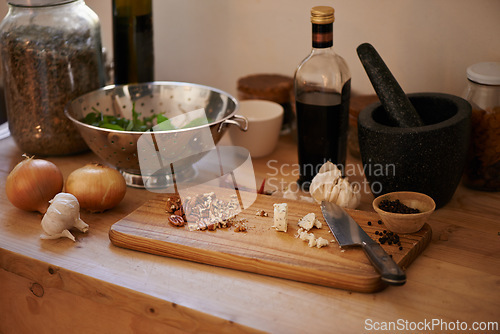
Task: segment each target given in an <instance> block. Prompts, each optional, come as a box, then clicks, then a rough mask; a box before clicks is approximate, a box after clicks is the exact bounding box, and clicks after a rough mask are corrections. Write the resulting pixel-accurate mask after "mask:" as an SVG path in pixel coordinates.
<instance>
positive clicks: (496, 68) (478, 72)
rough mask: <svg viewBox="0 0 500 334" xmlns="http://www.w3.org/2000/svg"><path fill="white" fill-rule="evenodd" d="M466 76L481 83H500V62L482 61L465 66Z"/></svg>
mask: <svg viewBox="0 0 500 334" xmlns="http://www.w3.org/2000/svg"><path fill="white" fill-rule="evenodd" d="M467 78H468V79H469V80H471V81H474V82H477V83H479V84H483V85H500V63H497V62H484V63H477V64H474V65H471V66H469V67H468V68H467Z"/></svg>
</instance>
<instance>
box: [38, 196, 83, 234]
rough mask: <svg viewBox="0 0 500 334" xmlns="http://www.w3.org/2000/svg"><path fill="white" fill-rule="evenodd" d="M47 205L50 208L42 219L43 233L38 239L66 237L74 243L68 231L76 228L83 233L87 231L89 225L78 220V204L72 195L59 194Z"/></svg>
mask: <svg viewBox="0 0 500 334" xmlns="http://www.w3.org/2000/svg"><path fill="white" fill-rule="evenodd" d="M49 203H50V206H49V208H48V209H47V212H46V213H45V215H44V216H43V218H42V229H43V231H44V232H45V233H44V234H42V235H41V236H40V238H42V239H57V238H61V237H66V238H69V239H71V240H73V241H75V237H74V236H73V235H72V234H71V232H70V231H69V229H71V228H73V227H76V228H77V229H79V230H80V231H82V232H84V233H85V232H87V231H88V230H89V225H87V224H86V223H85V222H84V221H83V220H81V219H80V204H79V203H78V200H77V199H76V197H75V196H74V195H72V194H68V193H59V194H57V195H56V196H55V197H54V198H53V199H52V200H50V201H49Z"/></svg>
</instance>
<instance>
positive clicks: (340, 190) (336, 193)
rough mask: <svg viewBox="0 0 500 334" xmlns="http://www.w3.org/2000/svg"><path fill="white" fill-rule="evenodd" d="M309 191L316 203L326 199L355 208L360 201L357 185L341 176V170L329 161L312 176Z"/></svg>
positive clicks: (345, 206)
mask: <svg viewBox="0 0 500 334" xmlns="http://www.w3.org/2000/svg"><path fill="white" fill-rule="evenodd" d="M309 192H310V193H311V196H312V198H314V200H315V201H316V202H317V203H321V202H322V201H327V202H332V203H335V204H337V205H338V206H341V207H344V208H349V209H355V208H357V207H358V205H359V203H360V201H361V192H360V189H359V185H358V184H354V185H351V184H350V183H349V181H348V180H347V178H342V172H341V171H340V170H339V169H338V167H337V166H336V165H335V164H333V163H332V162H330V161H328V162H326V163H325V164H323V166H321V168H320V170H319V172H318V174H316V176H314V178H313V180H312V182H311V185H310V187H309Z"/></svg>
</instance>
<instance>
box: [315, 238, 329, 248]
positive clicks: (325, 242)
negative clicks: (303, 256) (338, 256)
mask: <svg viewBox="0 0 500 334" xmlns="http://www.w3.org/2000/svg"><path fill="white" fill-rule="evenodd" d="M328 244H329V242H328V240H326V239H324V238H322V237H319V238H318V239H316V247H318V248H321V247H325V246H328Z"/></svg>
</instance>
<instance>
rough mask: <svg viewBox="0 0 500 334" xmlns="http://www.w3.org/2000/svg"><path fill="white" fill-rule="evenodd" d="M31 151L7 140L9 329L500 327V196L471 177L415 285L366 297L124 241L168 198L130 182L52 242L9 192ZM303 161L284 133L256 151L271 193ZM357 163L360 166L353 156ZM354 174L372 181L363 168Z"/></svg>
mask: <svg viewBox="0 0 500 334" xmlns="http://www.w3.org/2000/svg"><path fill="white" fill-rule="evenodd" d="M223 140H225V139H223ZM22 153H23V152H21V151H20V150H19V149H18V148H17V147H16V146H15V144H14V142H13V140H12V138H7V139H4V140H1V141H0V290H1V291H0V333H35V332H36V333H54V332H56V333H142V332H144V333H166V332H167V331H168V332H169V333H176V332H236V333H238V332H258V331H264V332H273V333H306V332H307V333H332V332H337V333H361V332H371V331H373V332H376V329H383V327H381V326H384V325H390V322H393V323H394V324H393V325H397V326H402V327H396V329H403V332H409V331H410V330H411V329H415V328H412V327H411V326H424V325H426V324H427V326H430V324H433V323H434V322H433V321H435V322H436V324H437V322H439V324H440V325H438V326H437V327H434V328H433V329H434V330H435V331H436V332H439V331H443V328H444V327H442V326H444V325H449V326H452V325H455V326H456V325H457V321H458V322H459V323H460V325H463V326H465V325H467V326H473V325H474V324H475V323H479V322H496V326H498V321H499V319H500V235H499V232H500V220H499V216H500V193H488V192H479V191H473V190H470V189H466V188H464V187H463V186H460V187H459V188H458V190H457V192H456V194H455V196H454V197H453V199H452V201H451V202H450V203H449V204H447V205H446V206H445V207H444V208H442V209H439V210H437V211H436V212H435V213H434V214H433V216H432V217H431V220H430V222H429V224H430V225H431V227H432V229H433V240H432V242H431V244H430V245H429V246H428V248H427V249H426V250H425V251H424V252H423V254H422V255H421V256H420V257H419V258H417V260H416V261H415V262H414V263H413V264H412V265H411V266H410V267H409V268H408V270H407V277H408V282H407V283H406V284H405V285H404V286H401V287H388V288H387V289H385V290H383V291H381V292H379V293H375V294H362V293H353V292H348V291H343V290H337V289H331V288H326V287H322V286H316V285H312V284H304V283H299V282H294V281H289V280H285V279H278V278H272V277H266V276H261V275H257V274H251V273H246V272H240V271H235V270H230V269H223V268H217V267H212V266H208V265H203V264H197V263H191V262H187V261H182V260H176V259H172V258H167V257H161V256H155V255H150V254H145V253H140V252H135V251H132V250H127V249H121V248H117V247H115V246H113V245H112V244H111V243H110V241H109V238H108V231H109V228H110V226H111V225H112V224H113V223H115V222H116V221H118V220H119V219H121V218H123V217H124V216H126V215H127V214H128V213H130V212H132V211H133V210H134V209H136V208H137V207H139V206H140V205H141V204H142V203H144V201H146V200H147V199H149V198H154V197H155V196H157V195H156V194H153V193H150V192H148V191H145V190H140V189H133V188H129V189H128V191H127V195H126V197H125V199H124V200H123V202H122V203H120V205H119V206H118V207H116V208H115V209H113V210H111V211H109V212H105V213H101V214H90V213H86V212H82V218H83V220H84V221H86V222H87V223H88V224H89V225H90V231H89V233H88V235H85V236H84V235H82V234H79V233H75V234H76V237H77V242H76V243H73V242H72V241H71V240H69V239H58V240H41V239H40V238H39V235H40V233H41V227H40V221H41V215H40V214H37V213H33V212H24V211H21V210H19V209H17V208H15V207H13V206H12V205H11V204H10V203H9V201H8V200H7V198H6V195H5V179H6V177H7V175H8V173H9V172H10V170H11V169H12V168H13V167H14V166H15V165H16V164H17V163H18V162H19V161H21V160H22V157H21V155H22ZM48 160H50V161H53V162H54V163H55V164H57V165H58V166H59V167H60V169H61V170H62V172H63V174H64V177H65V178H66V177H67V176H68V175H69V173H70V172H71V171H73V170H74V169H76V168H78V167H80V166H82V165H84V164H85V163H87V162H89V161H96V160H98V159H97V158H96V156H94V155H93V154H92V153H86V154H82V155H77V156H71V157H54V158H48ZM295 163H296V147H295V144H294V142H293V140H292V139H291V138H289V137H283V138H281V139H280V142H279V144H278V147H277V149H276V151H275V152H274V153H273V154H272V155H271V156H269V157H266V158H261V159H254V160H253V164H254V169H255V171H256V175H257V185H260V182H261V181H262V179H263V178H266V179H267V189H270V190H273V189H272V188H274V187H275V186H278V185H279V184H287V183H290V182H293V181H294V180H295V179H296V174H295V173H296V170H297V167H296V166H294V164H295ZM348 163H350V164H351V165H352V166H354V167H356V166H358V167H359V166H360V165H359V164H360V161H359V160H356V159H353V158H350V159H349V160H348ZM351 180H358V181H360V182H362V181H363V180H364V178H363V176H362V175H360V174H359V173H357V175H355V176H353V177H351ZM372 199H373V196H372V195H371V194H369V193H364V194H363V199H362V204H361V207H360V209H363V210H369V211H371V210H372V209H371V200H372ZM433 319H435V320H433ZM449 323H453V324H451V325H450V324H449ZM483 325H484V326H494V325H495V324H494V323H492V324H488V323H484V324H483ZM405 326H406V327H405ZM449 328H450V329H451V328H452V327H449ZM490 328H492V327H490ZM417 329H420V327H418V328H417ZM428 329H429V327H422V328H421V330H419V331H420V332H421V331H425V332H431V331H430V330H428ZM431 329H432V328H431ZM458 329H459V328H457V330H458ZM493 329H495V328H494V327H493ZM448 331H449V332H456V331H455V330H448ZM496 331H498V327H496ZM393 332H395V331H393ZM462 332H464V331H462ZM484 332H486V331H484ZM492 332H494V331H492Z"/></svg>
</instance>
